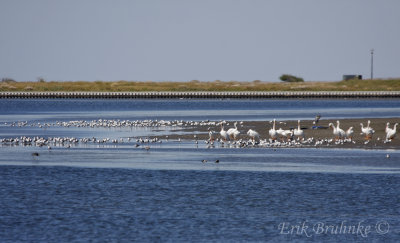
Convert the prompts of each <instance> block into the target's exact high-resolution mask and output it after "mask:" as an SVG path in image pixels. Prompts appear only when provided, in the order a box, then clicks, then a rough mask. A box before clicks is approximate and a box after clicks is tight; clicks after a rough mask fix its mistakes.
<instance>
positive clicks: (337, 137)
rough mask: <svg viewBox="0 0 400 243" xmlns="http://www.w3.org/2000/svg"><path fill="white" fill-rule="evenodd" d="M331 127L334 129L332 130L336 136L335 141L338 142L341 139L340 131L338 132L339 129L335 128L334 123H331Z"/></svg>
mask: <svg viewBox="0 0 400 243" xmlns="http://www.w3.org/2000/svg"><path fill="white" fill-rule="evenodd" d="M329 127H332V129H333V135H335V139H336V140H338V139H339V137H340V135H339V132H338V130H337V127H335V126H334V125H333V123H329Z"/></svg>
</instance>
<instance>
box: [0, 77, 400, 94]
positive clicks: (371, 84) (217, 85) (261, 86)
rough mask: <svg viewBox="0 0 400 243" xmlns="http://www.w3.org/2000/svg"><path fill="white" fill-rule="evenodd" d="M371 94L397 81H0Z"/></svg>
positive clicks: (397, 85)
mask: <svg viewBox="0 0 400 243" xmlns="http://www.w3.org/2000/svg"><path fill="white" fill-rule="evenodd" d="M330 91H336V92H372V91H374V92H375V91H387V92H392V91H400V78H393V79H365V80H358V79H352V80H346V81H335V82H311V81H306V82H264V81H260V80H255V81H248V82H244V81H240V82H239V81H220V80H216V81H198V80H192V81H188V82H171V81H165V82H153V81H114V82H112V81H94V82H89V81H66V82H58V81H57V82H56V81H49V82H48V81H44V80H40V81H38V82H16V81H13V80H12V79H3V81H1V82H0V92H330Z"/></svg>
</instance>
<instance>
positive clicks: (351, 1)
mask: <svg viewBox="0 0 400 243" xmlns="http://www.w3.org/2000/svg"><path fill="white" fill-rule="evenodd" d="M399 13H400V1H399V0H335V1H331V0H246V1H245V0H242V1H234V0H197V1H194V0H168V1H167V0H153V1H152V0H143V1H134V0H131V1H128V0H126V1H122V0H114V1H111V0H109V1H104V0H65V1H59V0H35V1H32V0H0V78H3V77H8V78H13V79H15V80H18V81H27V80H37V78H38V77H43V78H44V79H46V80H56V81H70V80H72V81H76V80H88V81H93V80H104V81H115V80H138V81H146V80H153V81H163V80H170V81H188V80H193V79H197V80H202V81H213V80H217V79H219V80H224V81H229V80H237V81H253V80H257V79H258V80H262V81H278V80H279V76H280V75H281V74H283V73H289V74H293V75H297V76H301V77H303V78H304V79H305V80H306V81H318V80H321V81H334V80H340V79H341V77H342V75H343V74H353V73H354V74H362V75H363V76H364V77H367V78H368V77H369V76H370V49H371V48H374V49H375V55H374V63H375V65H374V76H375V77H377V78H389V77H400V14H399Z"/></svg>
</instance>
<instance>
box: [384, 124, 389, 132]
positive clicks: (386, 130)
mask: <svg viewBox="0 0 400 243" xmlns="http://www.w3.org/2000/svg"><path fill="white" fill-rule="evenodd" d="M389 126H390V123H389V122H388V123H386V128H385V133H388V131H389V129H390V128H389Z"/></svg>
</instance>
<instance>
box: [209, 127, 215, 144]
mask: <svg viewBox="0 0 400 243" xmlns="http://www.w3.org/2000/svg"><path fill="white" fill-rule="evenodd" d="M208 136H209V137H210V138H209V140H210V141H214V140H215V131H213V130H211V127H209V128H208Z"/></svg>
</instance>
